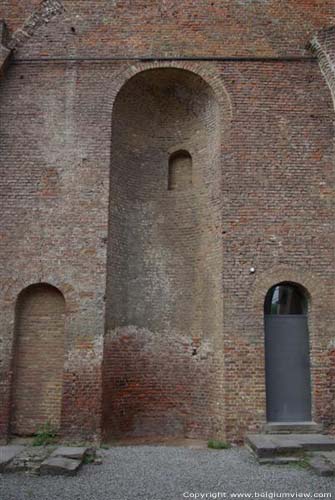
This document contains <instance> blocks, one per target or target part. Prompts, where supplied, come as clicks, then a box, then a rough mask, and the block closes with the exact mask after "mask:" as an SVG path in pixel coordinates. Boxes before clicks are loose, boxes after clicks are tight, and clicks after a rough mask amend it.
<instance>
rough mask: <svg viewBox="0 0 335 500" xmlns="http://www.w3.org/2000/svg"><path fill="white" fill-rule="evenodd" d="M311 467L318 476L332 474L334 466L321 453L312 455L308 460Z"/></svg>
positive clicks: (333, 473) (334, 471)
mask: <svg viewBox="0 0 335 500" xmlns="http://www.w3.org/2000/svg"><path fill="white" fill-rule="evenodd" d="M309 465H310V467H311V469H312V470H313V471H314V472H316V473H317V474H318V475H319V476H334V475H335V467H334V465H333V464H332V463H330V462H329V461H328V460H327V459H326V458H325V457H324V456H322V455H319V454H317V455H314V456H313V457H311V459H310V461H309Z"/></svg>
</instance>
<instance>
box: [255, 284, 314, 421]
mask: <svg viewBox="0 0 335 500" xmlns="http://www.w3.org/2000/svg"><path fill="white" fill-rule="evenodd" d="M264 326H265V367H266V399H267V420H268V421H269V422H310V421H311V419H312V417H311V373H310V343H309V332H308V295H307V292H306V291H305V290H304V288H303V287H302V286H300V285H298V284H297V283H292V282H281V283H278V284H276V285H274V286H272V287H271V288H270V289H269V291H268V293H267V294H266V297H265V302H264Z"/></svg>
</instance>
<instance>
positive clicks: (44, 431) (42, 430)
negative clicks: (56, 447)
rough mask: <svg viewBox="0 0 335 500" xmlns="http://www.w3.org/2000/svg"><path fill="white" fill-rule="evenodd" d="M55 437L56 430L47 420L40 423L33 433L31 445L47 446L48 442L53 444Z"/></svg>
mask: <svg viewBox="0 0 335 500" xmlns="http://www.w3.org/2000/svg"><path fill="white" fill-rule="evenodd" d="M56 439H57V432H56V431H55V429H54V428H53V427H52V425H51V424H50V423H49V422H47V423H46V424H44V425H41V427H39V429H38V430H37V432H36V434H35V435H34V439H33V442H32V445H33V446H47V445H48V444H54V443H55V441H56Z"/></svg>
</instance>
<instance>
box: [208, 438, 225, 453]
mask: <svg viewBox="0 0 335 500" xmlns="http://www.w3.org/2000/svg"><path fill="white" fill-rule="evenodd" d="M207 446H208V448H211V449H212V450H228V449H229V448H231V446H230V444H229V443H227V442H226V441H216V440H215V439H210V440H209V441H208V443H207Z"/></svg>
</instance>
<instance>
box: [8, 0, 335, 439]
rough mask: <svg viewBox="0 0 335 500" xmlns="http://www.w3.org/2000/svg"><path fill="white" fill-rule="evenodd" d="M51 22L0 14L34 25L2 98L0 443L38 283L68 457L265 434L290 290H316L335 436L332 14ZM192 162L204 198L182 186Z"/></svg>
mask: <svg viewBox="0 0 335 500" xmlns="http://www.w3.org/2000/svg"><path fill="white" fill-rule="evenodd" d="M41 5H42V7H43V4H42V3H41V2H40V1H33V0H29V1H28V0H24V1H22V2H13V1H11V0H4V1H3V2H1V6H0V18H1V17H3V18H4V19H5V21H6V23H7V26H8V30H9V35H10V37H12V36H13V34H14V33H16V32H17V30H20V29H21V28H22V27H23V26H24V25H25V24H27V23H28V24H29V26H31V31H30V34H29V37H26V38H25V39H24V40H22V43H19V44H18V45H17V46H16V50H14V54H13V56H12V58H11V60H10V64H9V66H8V67H7V69H6V71H5V72H4V74H3V75H2V77H1V80H0V117H1V119H0V139H1V140H0V168H1V177H0V179H1V180H0V188H1V212H0V213H1V234H0V255H1V257H0V258H1V263H2V266H1V269H0V276H1V285H2V286H1V290H0V300H1V310H2V313H1V318H2V321H1V326H0V328H1V335H0V400H1V403H2V404H1V405H0V438H1V439H6V438H7V437H8V435H9V434H10V432H11V429H13V430H14V429H15V426H16V425H23V423H22V422H23V416H24V411H25V410H24V405H22V406H21V407H20V408H21V410H20V411H18V412H17V411H16V412H15V411H12V410H13V408H14V407H15V406H14V407H13V403H14V402H15V397H18V396H15V394H20V391H21V389H20V390H19V392H17V393H15V391H16V390H17V388H19V387H24V384H23V385H20V384H21V382H20V380H23V378H22V377H21V378H19V379H17V375H15V371H14V373H13V366H15V363H14V365H13V360H14V359H16V358H15V356H16V354H17V352H19V350H20V348H19V347H18V346H19V344H16V338H20V336H17V333H18V330H17V327H15V304H16V301H17V298H18V296H19V294H20V292H21V291H22V290H24V289H26V288H27V287H28V286H29V285H31V284H33V283H38V282H43V283H50V284H52V285H53V286H55V287H57V288H58V290H60V291H61V293H62V294H63V296H64V299H65V302H66V311H65V313H64V333H63V335H64V358H63V365H62V366H63V376H62V399H61V403H59V400H57V401H58V403H57V405H59V404H60V406H61V409H60V410H59V406H57V411H56V410H55V414H54V417H55V419H56V416H57V419H56V420H57V422H58V423H59V422H60V432H61V434H62V437H63V438H64V439H70V440H71V439H72V440H73V439H90V440H99V439H100V438H101V435H102V433H105V435H106V436H117V437H120V436H121V437H122V436H141V435H153V434H154V435H164V436H168V435H178V436H181V435H182V436H192V437H217V438H222V439H227V440H233V441H236V442H240V441H242V440H243V438H244V436H245V434H246V432H247V431H250V430H259V429H260V428H261V427H262V425H263V424H264V422H265V419H266V416H265V408H266V404H265V403H266V402H265V371H264V327H263V303H264V298H265V295H266V293H267V291H268V290H269V288H270V287H271V286H273V285H274V284H276V283H279V282H281V281H292V282H295V283H299V284H301V285H302V286H304V287H305V288H306V289H307V291H308V293H309V296H310V303H309V333H310V351H311V362H312V364H311V372H312V396H313V397H312V399H313V401H312V403H313V419H314V420H315V421H317V422H321V423H324V424H325V427H326V429H327V430H328V431H330V432H332V433H334V432H335V429H334V419H335V414H334V396H335V394H334V359H335V355H334V333H333V311H334V303H335V296H334V286H333V283H334V234H335V232H334V125H333V123H334V103H333V99H332V94H333V93H334V88H335V87H334V81H335V73H334V67H335V40H334V36H333V33H334V31H333V29H330V27H331V26H332V25H333V24H334V6H333V2H332V1H329V2H328V1H324V2H322V3H320V2H308V1H306V2H298V1H294V2H286V1H285V2H275V1H272V0H269V1H262V2H261V1H245V2H242V1H237V0H236V1H229V2H228V1H227V2H217V1H216V0H213V1H212V2H207V1H206V2H191V1H185V2H171V5H170V6H168V5H167V2H163V3H162V2H151V3H150V5H149V4H148V3H147V2H140V1H137V0H136V1H134V2H124V1H122V0H121V1H116V2H104V1H99V2H94V1H92V2H77V1H73V0H64V1H63V2H62V7H63V8H64V10H62V11H59V12H57V13H56V14H55V15H52V16H51V17H50V19H49V18H47V21H48V22H44V20H45V19H46V18H45V17H44V16H43V13H42V14H41V12H42V11H41V10H40V8H41ZM34 13H35V14H36V15H37V17H36V15H34ZM40 15H41V17H39V16H40ZM32 16H33V17H32ZM43 19H44V20H43ZM29 20H31V24H30V21H29ZM10 37H9V39H10ZM12 39H13V38H12ZM7 40H8V38H7V36H6V37H5V39H4V42H3V43H4V47H6V43H7V42H6V43H5V41H7ZM309 42H311V45H312V48H314V52H312V51H310V48H309V46H308V43H309ZM6 54H7V52H6ZM180 56H184V57H188V58H190V60H188V61H180V60H178V58H179V57H180ZM113 57H114V58H116V59H113ZM137 57H153V58H157V59H160V58H164V57H170V58H171V60H170V61H159V60H157V61H151V62H149V61H134V60H131V59H130V58H137ZM201 57H207V58H208V60H201ZM213 57H220V58H225V57H226V58H232V59H226V60H223V59H222V60H215V59H213ZM291 57H296V58H297V59H295V60H291V59H290V58H291ZM41 58H42V59H43V60H41ZM53 58H55V59H57V60H53ZM191 58H195V60H191ZM254 58H255V59H254ZM45 59H48V60H45ZM67 59H70V60H67ZM7 61H8V59H7ZM180 150H185V151H188V152H189V154H190V156H191V158H192V184H191V186H189V187H187V189H180V190H178V189H175V190H172V189H171V190H169V189H168V173H169V158H170V157H171V155H173V154H174V153H175V152H176V151H180ZM251 269H253V271H250V270H251ZM48 297H49V296H48ZM45 300H46V299H45ZM48 300H49V299H48ZM43 301H44V299H43V300H42V297H41V300H40V302H39V304H40V305H39V306H38V307H39V308H40V310H41V311H42V309H43V307H44V305H43V304H44V302H43ZM28 312H29V311H27V310H26V313H27V314H26V313H25V314H26V315H25V316H24V318H26V319H24V320H22V321H23V323H22V324H24V322H26V324H28V323H29V321H30V320H29V315H28ZM50 314H51V312H50ZM52 314H53V313H52ZM62 314H63V313H62ZM50 317H51V316H50ZM43 318H44V319H43V321H44V320H45V321H47V319H48V318H47V317H46V316H45V317H43ZM28 320H29V321H28ZM16 324H17V323H16ZM40 324H41V325H42V319H41V323H40ZM27 331H28V330H27ZM22 332H23V333H22V338H23V339H24V338H25V337H24V331H23V330H22ZM29 335H30V334H29ZM31 335H32V334H31ZM51 337H52V342H56V337H55V336H51ZM51 337H50V339H49V340H48V341H47V340H45V342H51ZM54 337H55V338H54ZM29 338H32V337H31V336H30V337H29ZM27 339H28V337H27ZM32 340H34V339H33V338H32ZM34 342H35V341H34ZM45 342H44V341H43V342H42V344H44V343H45ZM22 345H23V344H22ZM35 345H36V349H35V351H36V356H37V353H40V354H38V355H41V361H38V364H39V366H41V367H43V366H45V365H44V364H43V363H45V361H44V358H42V354H41V353H42V348H41V347H40V345H37V341H36V342H35ZM50 345H51V344H50ZM57 349H58V348H57ZM57 349H56V350H57ZM56 350H55V352H56ZM35 351H34V352H35ZM27 352H28V351H27ZM29 352H30V355H31V356H32V355H33V353H32V352H31V351H29ZM43 352H44V354H45V352H46V351H45V350H44V351H43ZM50 352H53V350H50ZM22 359H24V358H22ZM39 359H40V358H39ZM47 359H48V360H49V362H50V363H51V365H52V363H53V360H54V359H56V357H55V358H53V357H52V356H51V355H50V356H49V357H48V358H47ZM57 359H58V358H57ZM26 368H27V369H28V368H29V363H28V364H27V366H26ZM43 376H44V375H43ZM42 378H43V377H42ZM35 389H36V388H35ZM35 389H34V390H35ZM25 391H26V389H24V391H23V392H22V394H23V393H24V392H25ZM20 397H21V396H20ZM13 398H14V399H13ZM22 398H23V396H22ZM33 399H36V402H37V401H38V396H37V395H36V396H34V397H33ZM22 401H23V399H22ZM47 401H48V400H47V399H45V404H47ZM48 404H49V403H48ZM52 404H53V403H52ZM50 405H51V403H50ZM51 406H52V405H51ZM51 406H50V407H51ZM36 407H37V406H36ZM59 411H60V413H59ZM20 414H21V417H20ZM41 415H42V414H41ZM43 415H44V416H43V419H45V418H50V413H49V414H48V413H47V411H46V413H45V414H43ZM59 415H61V416H60V417H59ZM29 418H30V417H29ZM36 418H37V417H36ZM38 418H39V417H38ZM20 419H21V420H20ZM24 420H25V421H27V422H28V419H24ZM16 422H17V423H18V424H17V423H16ZM57 422H56V421H55V425H58V424H57ZM31 431H32V428H31V427H30V428H29V429H28V428H26V429H24V428H21V431H20V432H22V433H26V432H31Z"/></svg>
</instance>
